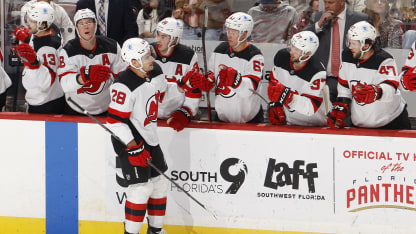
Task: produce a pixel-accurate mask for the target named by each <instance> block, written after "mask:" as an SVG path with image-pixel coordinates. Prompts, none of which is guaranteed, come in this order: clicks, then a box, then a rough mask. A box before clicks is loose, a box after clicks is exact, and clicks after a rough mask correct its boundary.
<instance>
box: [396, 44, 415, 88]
mask: <svg viewBox="0 0 416 234" xmlns="http://www.w3.org/2000/svg"><path fill="white" fill-rule="evenodd" d="M415 42H416V41H414V42H413V44H412V46H411V47H410V50H409V54H408V56H407V58H406V61H405V63H404V66H403V67H402V70H401V72H400V74H399V79H400V86H399V87H400V89H401V90H405V91H407V89H406V88H405V87H404V86H403V75H404V74H405V73H406V72H408V70H410V69H412V68H414V67H416V56H415V52H416V45H415Z"/></svg>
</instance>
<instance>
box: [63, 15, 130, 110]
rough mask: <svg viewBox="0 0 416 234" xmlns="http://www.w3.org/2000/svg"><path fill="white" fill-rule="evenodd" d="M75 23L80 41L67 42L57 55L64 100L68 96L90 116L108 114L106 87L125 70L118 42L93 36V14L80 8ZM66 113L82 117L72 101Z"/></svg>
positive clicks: (95, 23)
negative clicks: (58, 55)
mask: <svg viewBox="0 0 416 234" xmlns="http://www.w3.org/2000/svg"><path fill="white" fill-rule="evenodd" d="M74 22H75V25H76V26H75V27H76V31H77V34H78V37H79V38H75V39H72V40H70V41H69V42H68V43H67V44H66V45H65V46H64V48H63V49H62V50H61V52H60V57H59V68H58V74H59V79H60V82H61V86H62V89H63V90H64V92H65V96H66V98H68V97H71V99H73V100H74V101H75V102H77V103H78V104H79V105H81V106H82V107H83V108H84V109H85V110H87V111H88V112H89V113H91V114H93V115H102V114H105V113H106V112H107V107H108V105H109V104H110V91H109V87H110V85H111V84H112V82H113V80H114V78H115V77H116V76H117V74H118V73H120V72H121V71H123V70H124V69H126V67H127V63H125V62H124V61H123V60H122V58H121V54H120V50H121V49H120V46H119V45H118V43H117V42H116V41H115V40H113V39H110V38H108V37H105V36H96V35H95V31H96V30H97V19H96V17H95V14H94V12H92V11H91V10H89V9H81V10H78V11H77V12H76V13H75V16H74ZM67 103H68V105H69V107H67V108H66V109H65V114H75V115H76V114H82V111H81V110H79V109H78V108H77V107H76V106H74V104H72V103H71V102H67Z"/></svg>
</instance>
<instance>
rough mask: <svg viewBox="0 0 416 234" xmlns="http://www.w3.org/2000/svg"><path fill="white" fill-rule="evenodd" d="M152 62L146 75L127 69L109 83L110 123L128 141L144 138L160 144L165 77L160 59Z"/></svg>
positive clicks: (120, 136) (122, 138)
mask: <svg viewBox="0 0 416 234" xmlns="http://www.w3.org/2000/svg"><path fill="white" fill-rule="evenodd" d="M153 66H154V69H153V70H152V71H150V72H149V74H148V77H147V78H145V79H144V78H140V77H138V76H137V75H136V74H135V73H134V72H133V71H132V70H130V69H127V70H125V71H124V72H122V73H121V74H120V75H119V76H118V77H117V79H116V81H115V82H114V83H113V84H112V85H111V86H110V92H111V102H110V105H109V107H108V117H107V123H108V126H109V128H110V129H111V130H112V131H113V132H114V133H115V135H117V136H118V137H119V138H120V139H121V140H122V141H123V142H124V143H125V144H128V143H129V142H130V141H132V140H133V139H134V140H136V142H137V143H139V142H140V141H141V140H144V141H145V142H146V143H147V144H149V145H152V146H156V145H158V144H159V139H158V137H157V133H156V128H157V114H158V106H159V102H160V98H161V94H162V92H163V90H162V91H161V88H160V86H161V85H162V86H163V82H166V81H165V77H164V75H163V74H162V70H161V68H160V66H159V65H158V64H157V63H154V64H153Z"/></svg>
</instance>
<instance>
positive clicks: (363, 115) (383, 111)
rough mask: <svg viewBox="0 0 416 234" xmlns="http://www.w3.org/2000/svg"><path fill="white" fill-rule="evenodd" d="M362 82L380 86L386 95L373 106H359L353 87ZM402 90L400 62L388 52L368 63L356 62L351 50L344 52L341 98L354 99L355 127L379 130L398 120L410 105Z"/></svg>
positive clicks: (376, 52) (340, 80)
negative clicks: (398, 66)
mask: <svg viewBox="0 0 416 234" xmlns="http://www.w3.org/2000/svg"><path fill="white" fill-rule="evenodd" d="M358 82H361V83H364V84H368V85H369V84H374V85H379V86H380V88H381V89H382V92H383V93H382V95H381V98H380V99H379V100H376V101H375V102H373V103H371V104H364V103H358V102H357V101H356V100H355V99H354V98H353V97H352V86H353V85H357V83H358ZM398 86H399V77H398V73H397V68H396V62H395V60H394V59H393V57H392V56H391V55H390V54H389V53H387V52H386V51H384V50H376V51H375V52H374V54H373V55H372V56H371V57H370V58H369V59H367V60H364V61H360V60H357V59H354V58H353V55H352V53H351V51H350V50H344V51H343V53H342V66H341V69H340V71H339V78H338V97H345V98H349V99H352V100H351V105H350V112H351V120H352V123H353V124H354V126H357V127H366V128H378V127H382V126H384V125H387V124H388V123H390V122H391V121H392V120H394V119H395V118H396V117H398V116H399V115H400V114H401V113H402V112H403V110H404V108H405V105H406V102H405V101H404V99H403V98H402V96H401V93H400V90H399V89H398Z"/></svg>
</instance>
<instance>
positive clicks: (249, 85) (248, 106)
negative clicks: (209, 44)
mask: <svg viewBox="0 0 416 234" xmlns="http://www.w3.org/2000/svg"><path fill="white" fill-rule="evenodd" d="M224 27H225V28H226V30H227V38H228V41H227V42H223V43H221V44H219V45H218V46H217V48H215V50H214V52H213V53H212V55H211V57H210V59H209V62H208V70H209V72H208V79H205V78H204V77H203V76H202V78H200V77H196V78H194V77H192V79H191V84H192V83H194V84H195V87H197V88H199V89H201V90H202V91H209V90H210V89H211V88H212V86H214V82H215V84H216V88H215V110H216V112H217V117H218V119H219V120H220V121H224V122H232V123H246V122H248V123H259V122H263V110H262V108H261V105H260V98H259V97H258V96H256V95H255V94H254V93H253V92H252V91H250V89H254V90H257V88H258V85H259V83H260V79H261V77H262V75H263V66H264V58H263V55H262V54H261V51H260V50H259V49H258V48H257V47H255V46H254V45H251V44H249V43H248V42H247V38H248V37H249V36H250V34H251V31H252V30H253V19H252V18H251V16H250V15H248V14H246V13H242V12H237V13H234V14H232V15H231V16H229V17H228V18H227V20H226V21H225V25H224Z"/></svg>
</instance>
